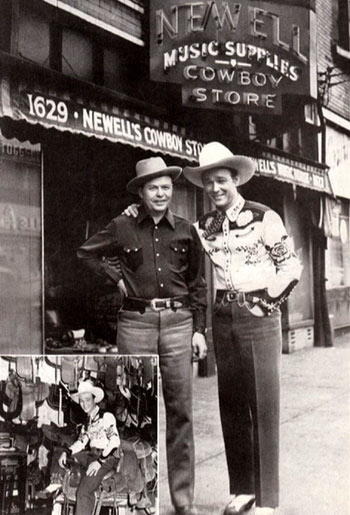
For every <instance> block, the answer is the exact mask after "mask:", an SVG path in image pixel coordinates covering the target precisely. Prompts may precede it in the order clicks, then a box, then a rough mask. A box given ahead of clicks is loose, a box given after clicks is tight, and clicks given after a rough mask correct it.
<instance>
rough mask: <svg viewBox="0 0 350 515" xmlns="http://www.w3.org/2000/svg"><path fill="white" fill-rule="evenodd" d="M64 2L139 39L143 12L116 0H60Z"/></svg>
mask: <svg viewBox="0 0 350 515" xmlns="http://www.w3.org/2000/svg"><path fill="white" fill-rule="evenodd" d="M61 1H62V2H63V3H64V4H66V5H68V6H71V7H73V8H75V9H78V10H79V11H82V12H84V13H85V14H88V15H90V16H93V17H95V18H97V19H98V20H100V21H103V22H105V23H108V24H109V25H112V26H113V27H115V28H117V29H119V30H122V31H124V32H127V33H128V34H130V35H131V36H134V37H136V38H139V39H141V38H142V28H141V21H142V16H143V14H142V13H140V12H139V11H137V10H135V9H133V8H132V7H129V6H127V5H124V4H123V3H122V2H118V0H61Z"/></svg>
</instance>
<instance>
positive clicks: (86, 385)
mask: <svg viewBox="0 0 350 515" xmlns="http://www.w3.org/2000/svg"><path fill="white" fill-rule="evenodd" d="M83 393H91V394H92V395H93V396H94V397H95V402H96V403H97V404H98V403H99V402H101V401H102V399H103V397H104V396H105V393H104V391H103V390H102V388H100V387H99V386H95V385H94V384H93V383H92V382H91V381H81V382H80V383H79V386H78V392H77V393H74V394H72V399H73V401H74V402H79V397H80V395H82V394H83Z"/></svg>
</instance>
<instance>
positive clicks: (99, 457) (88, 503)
mask: <svg viewBox="0 0 350 515" xmlns="http://www.w3.org/2000/svg"><path fill="white" fill-rule="evenodd" d="M103 397H104V391H103V390H102V388H99V387H97V386H94V384H93V383H92V382H91V381H82V382H81V383H79V387H78V392H77V393H76V394H74V395H72V398H73V400H74V401H75V402H78V403H79V404H80V406H81V407H82V409H83V410H84V411H85V413H86V414H87V415H88V419H87V422H86V424H85V425H84V426H83V427H82V429H81V431H80V434H79V437H78V440H77V441H76V442H74V443H73V444H72V445H71V446H70V447H69V448H68V449H67V450H66V451H63V452H62V454H61V456H60V458H59V460H58V462H59V465H60V466H61V467H63V468H64V467H65V466H66V463H67V456H68V455H71V456H73V457H74V458H75V459H76V460H77V461H78V462H79V463H80V464H81V467H82V468H83V469H85V474H83V476H82V479H81V482H80V484H79V487H78V490H77V497H76V507H75V515H91V514H92V512H93V509H94V501H95V491H96V490H97V488H98V487H99V486H100V484H101V482H102V479H103V477H104V476H105V475H106V474H107V472H109V471H110V470H112V469H113V468H114V467H115V466H116V458H115V456H114V451H116V450H117V449H118V447H119V445H120V439H119V434H118V430H117V425H116V420H115V417H114V415H112V413H108V412H106V413H102V412H101V410H100V407H99V406H98V404H99V403H100V402H101V401H102V399H103Z"/></svg>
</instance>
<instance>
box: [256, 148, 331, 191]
mask: <svg viewBox="0 0 350 515" xmlns="http://www.w3.org/2000/svg"><path fill="white" fill-rule="evenodd" d="M278 159H279V158H278V157H277V156H275V159H274V160H272V159H268V158H254V161H255V165H256V173H257V174H258V175H264V176H266V177H274V178H275V179H279V180H282V181H287V182H290V183H293V184H296V185H299V186H305V187H308V188H312V189H316V190H319V191H325V190H326V191H330V190H329V185H328V181H327V182H326V178H327V177H328V176H327V175H326V172H325V171H321V170H317V169H316V168H315V167H312V168H311V167H309V166H307V165H306V166H305V168H306V169H302V168H300V166H302V163H298V162H281V161H278ZM288 161H290V160H288Z"/></svg>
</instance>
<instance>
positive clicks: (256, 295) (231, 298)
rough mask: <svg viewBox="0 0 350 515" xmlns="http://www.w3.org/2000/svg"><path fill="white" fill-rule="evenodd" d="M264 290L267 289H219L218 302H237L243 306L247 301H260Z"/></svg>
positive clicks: (254, 302)
mask: <svg viewBox="0 0 350 515" xmlns="http://www.w3.org/2000/svg"><path fill="white" fill-rule="evenodd" d="M264 292H265V290H254V291H250V292H247V293H245V292H244V291H238V290H217V292H216V302H222V303H223V304H229V303H231V302H237V304H238V306H239V307H243V306H244V305H245V303H246V302H252V303H253V304H256V303H257V302H259V300H260V298H261V297H262V296H263V294H264Z"/></svg>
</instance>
